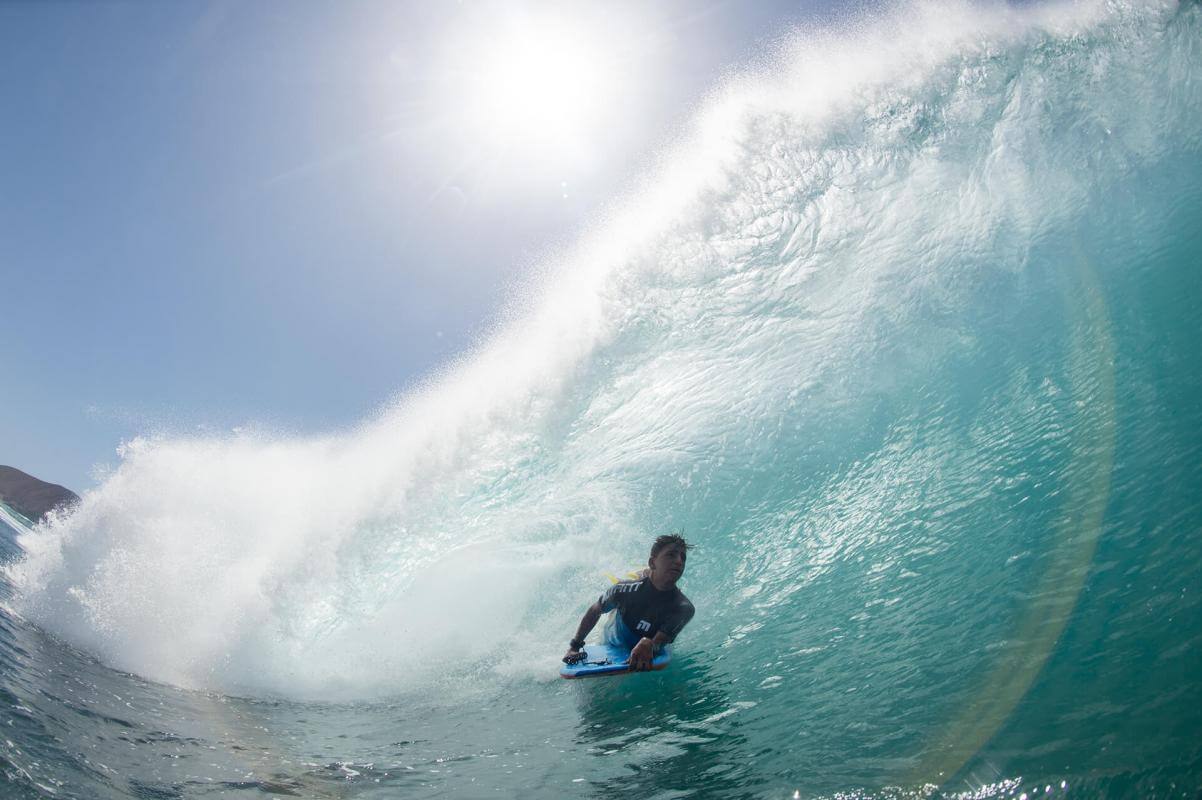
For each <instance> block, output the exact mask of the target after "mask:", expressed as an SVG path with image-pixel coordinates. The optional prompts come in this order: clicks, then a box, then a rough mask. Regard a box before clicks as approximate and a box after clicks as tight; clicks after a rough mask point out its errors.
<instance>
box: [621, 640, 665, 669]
mask: <svg viewBox="0 0 1202 800" xmlns="http://www.w3.org/2000/svg"><path fill="white" fill-rule="evenodd" d="M671 641H672V638H671V637H670V636H669V635H668V634H666V633H664V632H663V631H660V632H659V633H657V634H655V638H653V639H649V638H647V637H646V636H644V637H643V638H642V639H639V643H638V644H636V645H635V646H634V649H633V650H631V651H630V668H631V669H633V670H636V671H642V670H645V669H651V659H653V658H655V652H656V651H657V650H659V649H660V648H661V647H663V646H664V645H665V644H668V643H669V642H671Z"/></svg>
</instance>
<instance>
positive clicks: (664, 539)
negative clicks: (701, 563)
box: [651, 531, 693, 558]
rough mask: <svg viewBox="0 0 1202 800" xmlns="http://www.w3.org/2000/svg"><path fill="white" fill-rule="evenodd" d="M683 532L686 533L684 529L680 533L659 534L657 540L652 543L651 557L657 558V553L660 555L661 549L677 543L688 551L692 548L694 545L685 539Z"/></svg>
mask: <svg viewBox="0 0 1202 800" xmlns="http://www.w3.org/2000/svg"><path fill="white" fill-rule="evenodd" d="M682 533H684V531H681V532H680V533H665V534H664V535H663V536H657V537H656V539H655V542H654V543H652V545H651V557H652V558H655V557H656V556H657V555H659V553H660V551H661V550H663V549H664V548H665V547H668V546H670V545H676V546H677V547H679V548H680V549H681V550H684V551H685V552H686V553H687V552H688V551H689V550H692V549H693V545H691V544H689V543H688V542H686V541H685V540H684V536H682V535H681V534H682Z"/></svg>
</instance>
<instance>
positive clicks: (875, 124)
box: [0, 0, 1202, 798]
mask: <svg viewBox="0 0 1202 800" xmlns="http://www.w3.org/2000/svg"><path fill="white" fill-rule="evenodd" d="M1200 156H1202V7H1200V6H1199V5H1198V4H1197V3H1171V2H1142V3H1134V2H1123V1H1120V0H1111V1H1110V2H1081V3H1073V4H1052V5H1038V6H1023V7H1009V6H1004V5H996V4H963V3H950V4H948V3H940V4H906V5H903V6H898V7H895V8H893V9H892V10H888V11H882V12H876V13H874V14H872V15H865V16H863V17H860V18H857V19H855V20H853V21H850V22H845V23H840V24H839V25H837V26H835V27H828V28H814V29H803V30H798V31H795V32H794V33H793V34H791V35H790V36H789V37H787V38H785V39H783V40H781V41H780V42H779V43H778V46H777V47H776V49H775V51H774V52H772V53H771V54H770V55H768V56H766V57H765V58H764V59H763V61H762V62H761V63H757V64H755V65H752V66H749V67H747V68H745V69H743V70H742V71H740V72H738V73H735V74H732V75H730V76H729V77H728V78H727V79H726V80H725V81H724V82H723V83H722V84H721V85H720V86H718V87H716V88H715V89H714V91H713V92H712V94H711V96H710V97H709V98H708V99H707V101H706V102H705V104H704V106H703V108H701V109H700V110H699V111H698V113H697V116H696V119H695V120H694V122H693V123H692V125H691V126H690V127H689V128H688V130H687V131H686V132H685V133H684V134H682V138H681V140H680V141H677V142H673V143H671V144H670V146H668V147H666V148H665V150H664V151H663V154H662V157H661V158H660V159H659V161H658V163H657V165H656V168H655V169H654V170H653V171H652V173H651V177H649V178H648V179H647V180H646V181H645V182H644V183H642V184H641V185H639V186H637V187H634V188H632V189H631V191H630V192H629V193H628V194H627V195H626V196H623V197H620V198H615V200H614V201H613V203H612V204H611V205H610V206H609V208H608V210H607V211H606V213H604V214H602V215H599V217H598V218H597V219H596V220H594V221H593V222H592V224H591V225H590V226H589V229H588V230H587V231H585V232H584V233H583V234H582V235H581V236H580V238H579V240H578V241H577V242H576V243H575V244H574V245H572V246H570V247H568V248H566V249H563V250H561V251H558V252H555V253H553V254H552V255H549V256H548V257H547V259H546V261H545V263H543V264H542V265H540V266H539V267H538V268H537V269H534V270H532V271H531V272H530V274H529V275H528V276H527V278H526V279H525V282H524V283H523V285H522V286H521V287H518V288H517V289H515V291H514V292H513V298H512V300H511V301H510V303H509V305H508V306H507V308H506V311H505V313H504V315H503V319H502V321H501V322H500V323H499V324H498V325H497V326H496V328H495V330H493V331H492V332H491V333H489V334H488V335H487V336H485V337H483V339H482V340H481V341H480V343H479V344H478V345H477V346H476V347H475V348H474V349H473V350H472V351H471V352H470V353H467V354H465V355H463V356H462V357H461V358H459V359H458V360H456V361H455V362H453V363H449V364H447V365H445V367H444V368H443V369H442V370H441V371H439V372H438V373H437V374H434V375H431V376H429V377H428V378H427V379H426V380H424V381H423V382H422V383H421V385H419V386H416V387H413V388H412V389H411V390H410V391H408V392H406V393H405V394H404V395H403V396H401V397H400V398H399V399H397V400H396V401H394V402H391V403H389V404H388V405H386V406H384V407H383V408H381V410H380V411H379V412H378V413H377V414H375V415H374V416H373V417H372V418H370V419H367V420H364V421H363V422H362V423H361V424H360V425H358V426H357V427H356V428H355V429H353V430H349V431H341V432H336V433H331V434H328V435H324V436H305V437H296V436H282V435H280V434H278V433H275V432H271V431H266V430H258V429H255V428H254V427H253V426H248V427H246V428H243V429H240V430H238V431H236V432H232V433H230V434H229V435H228V436H203V437H198V436H163V435H160V436H150V435H148V436H146V437H142V438H138V439H135V440H133V441H130V442H127V443H125V444H124V445H123V446H122V449H121V452H120V463H119V464H118V465H117V466H116V467H115V469H113V470H112V471H111V472H110V473H109V474H108V475H107V476H105V478H104V480H103V481H102V482H101V483H100V484H99V485H98V486H97V487H96V488H94V489H92V490H89V491H88V492H86V493H85V494H84V495H83V498H82V502H81V504H80V505H79V507H78V508H77V509H75V510H74V511H72V512H70V513H66V514H61V515H58V516H53V517H51V518H50V519H48V520H47V521H45V522H43V523H42V524H40V525H37V526H29V525H27V524H25V521H24V520H21V519H19V518H17V517H15V516H13V515H11V514H9V513H8V512H7V511H6V512H4V514H3V516H0V544H3V548H2V555H3V557H4V566H3V575H2V580H0V590H2V591H0V596H2V597H3V606H2V608H0V623H2V624H0V699H2V700H3V706H2V707H0V722H2V723H3V724H4V726H5V729H6V731H5V735H6V736H7V737H8V738H7V739H6V740H5V742H4V744H3V746H0V768H2V770H3V773H4V776H5V778H4V781H5V783H4V784H3V786H0V788H2V789H3V793H4V794H5V795H6V796H13V797H45V796H55V797H89V798H90V797H156V798H157V797H181V798H182V797H199V796H207V795H211V794H222V795H224V796H242V795H245V796H247V797H251V796H263V795H264V794H266V795H269V796H275V795H296V796H305V797H309V796H323V797H324V796H331V797H332V796H337V797H360V796H380V797H393V796H398V795H404V796H418V797H425V796H429V797H442V796H456V797H458V796H463V797H483V796H490V797H491V796H519V795H520V796H539V797H541V796H547V797H558V796H563V795H567V794H569V793H570V794H573V795H579V794H582V793H583V794H585V795H587V796H590V797H592V796H597V797H602V796H605V797H608V796H613V795H615V794H620V793H626V792H631V791H634V792H638V793H640V794H644V795H646V796H649V797H663V798H668V797H711V796H713V797H718V796H721V797H782V798H783V797H793V796H799V797H816V796H843V797H847V796H856V797H894V796H922V797H926V796H962V797H1003V796H1004V797H1009V796H1015V797H1017V796H1019V795H1020V794H1022V793H1028V795H1029V796H1033V795H1034V794H1036V793H1037V794H1039V795H1040V796H1048V795H1055V796H1061V795H1074V796H1082V797H1086V796H1107V797H1119V796H1149V795H1154V796H1190V797H1193V796H1197V795H1198V793H1199V791H1202V743H1200V741H1202V740H1199V739H1198V737H1197V731H1198V730H1202V712H1199V711H1198V709H1200V708H1202V682H1200V681H1199V678H1198V676H1199V675H1202V613H1200V607H1199V599H1198V598H1199V595H1200V594H1202V587H1199V586H1198V581H1197V576H1198V575H1199V574H1202V573H1200V569H1202V539H1200V537H1199V536H1198V534H1199V532H1200V531H1202V495H1200V493H1199V481H1198V477H1197V476H1198V467H1197V465H1198V463H1199V459H1200V457H1202V405H1199V402H1198V397H1199V396H1202V361H1200V356H1199V348H1198V320H1199V308H1202V269H1200V268H1199V267H1200V266H1202V234H1200V233H1199V231H1200V230H1202V157H1200ZM382 368H386V365H382ZM674 530H683V532H684V533H685V535H686V536H687V537H688V538H689V539H690V540H691V541H693V542H694V543H695V544H696V545H697V549H696V550H695V551H694V553H693V554H692V555H691V556H690V562H689V567H688V571H687V573H686V575H685V576H684V579H683V581H682V588H683V589H684V590H685V592H687V593H688V595H689V596H690V597H691V598H692V600H693V602H694V603H695V604H696V606H697V615H696V618H695V619H694V621H693V622H692V623H691V625H690V626H689V627H688V628H687V629H686V631H685V632H684V634H682V636H681V637H680V640H679V644H678V647H677V656H676V659H675V660H674V662H673V664H672V666H671V668H670V669H668V670H666V671H665V672H663V673H659V674H655V675H647V676H638V677H631V678H626V679H621V680H613V681H604V682H593V683H591V684H587V685H583V686H581V685H576V684H575V683H568V682H563V681H560V680H559V679H558V677H557V675H556V667H557V663H556V662H557V659H558V657H559V656H560V655H562V652H563V650H564V649H565V647H566V642H567V639H568V638H569V637H570V635H571V633H572V631H573V630H574V628H575V624H576V622H577V621H578V620H579V617H580V614H581V613H582V612H583V610H584V607H585V606H586V605H587V604H588V603H589V602H590V601H591V600H592V599H593V597H595V595H596V594H597V593H599V591H600V590H602V589H603V588H604V586H605V584H606V580H605V577H604V575H605V573H607V572H624V571H625V570H626V569H629V568H631V567H637V566H639V565H640V564H641V563H642V562H643V561H644V559H645V558H646V551H647V547H648V545H649V543H650V541H651V539H653V538H654V536H655V535H658V534H660V533H665V532H670V531H674ZM582 683H583V682H582ZM599 684H600V685H599ZM795 792H796V793H797V794H796V795H795V794H794V793H795Z"/></svg>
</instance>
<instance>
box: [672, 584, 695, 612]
mask: <svg viewBox="0 0 1202 800" xmlns="http://www.w3.org/2000/svg"><path fill="white" fill-rule="evenodd" d="M676 602H677V604H678V605H679V606H680V607H681V608H688V609H693V608H694V606H693V601H692V600H690V599H689V598H688V597H686V596H685V593H684V592H682V591H680V589H677V590H676Z"/></svg>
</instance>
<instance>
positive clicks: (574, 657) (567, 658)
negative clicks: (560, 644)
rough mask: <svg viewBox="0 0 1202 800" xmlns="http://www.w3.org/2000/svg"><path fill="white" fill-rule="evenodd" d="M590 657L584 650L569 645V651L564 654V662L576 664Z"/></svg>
mask: <svg viewBox="0 0 1202 800" xmlns="http://www.w3.org/2000/svg"><path fill="white" fill-rule="evenodd" d="M586 658H588V656H587V655H586V654H585V652H584V651H583V650H577V649H576V648H575V647H569V648H568V652H567V653H566V654H564V657H563V663H565V664H575V663H577V662H580V661H583V660H584V659H586Z"/></svg>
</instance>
